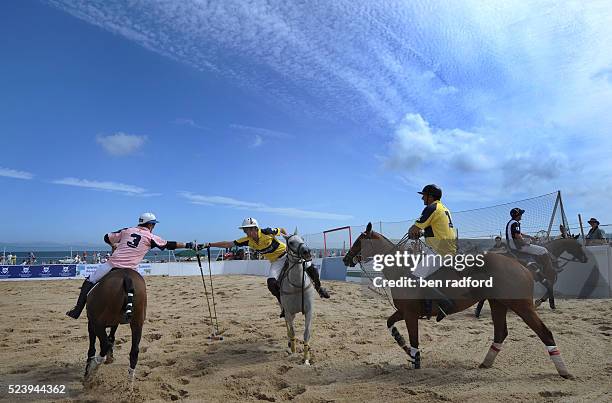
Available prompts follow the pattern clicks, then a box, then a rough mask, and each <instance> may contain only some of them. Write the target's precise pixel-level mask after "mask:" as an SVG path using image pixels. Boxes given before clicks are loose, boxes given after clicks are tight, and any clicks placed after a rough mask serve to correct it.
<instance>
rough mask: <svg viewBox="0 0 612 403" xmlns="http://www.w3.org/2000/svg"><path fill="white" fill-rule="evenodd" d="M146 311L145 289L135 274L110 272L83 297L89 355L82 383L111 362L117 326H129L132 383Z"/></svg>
mask: <svg viewBox="0 0 612 403" xmlns="http://www.w3.org/2000/svg"><path fill="white" fill-rule="evenodd" d="M146 311H147V287H146V285H145V281H144V279H143V278H142V276H141V275H140V274H139V273H138V272H137V271H136V270H132V269H113V270H112V271H111V272H110V273H108V274H107V275H106V276H104V277H103V278H102V280H100V281H99V282H98V283H97V284H96V285H95V286H94V288H92V290H91V291H90V292H89V294H88V296H87V319H88V323H87V330H88V332H89V351H87V365H86V367H85V379H90V378H91V377H92V375H93V373H94V371H95V370H96V368H97V367H98V365H100V364H101V363H103V362H105V363H106V364H110V363H111V362H113V360H114V358H113V346H114V342H115V331H116V330H117V327H118V326H119V324H122V323H123V324H127V323H129V324H130V328H131V330H132V348H131V350H130V367H129V368H128V378H129V380H130V382H133V380H134V375H135V372H134V371H135V369H136V363H137V362H138V351H139V349H138V346H139V344H140V338H141V336H142V326H143V324H144V320H145V316H146ZM109 327H110V328H111V331H110V334H107V333H106V328H109ZM96 337H97V338H98V339H99V340H100V355H99V356H96Z"/></svg>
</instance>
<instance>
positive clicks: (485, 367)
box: [478, 362, 491, 369]
mask: <svg viewBox="0 0 612 403" xmlns="http://www.w3.org/2000/svg"><path fill="white" fill-rule="evenodd" d="M478 368H482V369H488V368H491V367H490V366H489V365H485V364H484V362H483V363H482V364H480V365H479V366H478Z"/></svg>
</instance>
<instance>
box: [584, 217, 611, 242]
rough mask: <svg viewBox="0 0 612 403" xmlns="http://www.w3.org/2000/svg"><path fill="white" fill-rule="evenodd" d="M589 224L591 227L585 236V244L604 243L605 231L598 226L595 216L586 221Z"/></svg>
mask: <svg viewBox="0 0 612 403" xmlns="http://www.w3.org/2000/svg"><path fill="white" fill-rule="evenodd" d="M587 222H588V223H589V224H590V225H591V229H590V230H589V233H588V234H587V236H586V244H587V245H605V244H606V243H607V242H606V233H605V232H604V231H603V230H602V229H601V228H599V221H597V219H596V218H591V219H590V220H589V221H587Z"/></svg>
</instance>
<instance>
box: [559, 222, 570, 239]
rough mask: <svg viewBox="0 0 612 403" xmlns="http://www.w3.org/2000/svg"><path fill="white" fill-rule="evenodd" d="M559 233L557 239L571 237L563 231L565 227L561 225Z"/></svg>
mask: <svg viewBox="0 0 612 403" xmlns="http://www.w3.org/2000/svg"><path fill="white" fill-rule="evenodd" d="M559 232H561V235H559V238H558V239H565V238H570V237H571V235H570V234H569V232H568V231H567V230H566V229H565V226H564V225H563V224H561V225H559Z"/></svg>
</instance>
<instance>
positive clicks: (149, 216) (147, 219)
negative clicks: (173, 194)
mask: <svg viewBox="0 0 612 403" xmlns="http://www.w3.org/2000/svg"><path fill="white" fill-rule="evenodd" d="M158 222H159V221H157V218H156V217H155V214H153V213H142V214H141V215H140V218H139V219H138V225H144V224H157V223H158Z"/></svg>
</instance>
